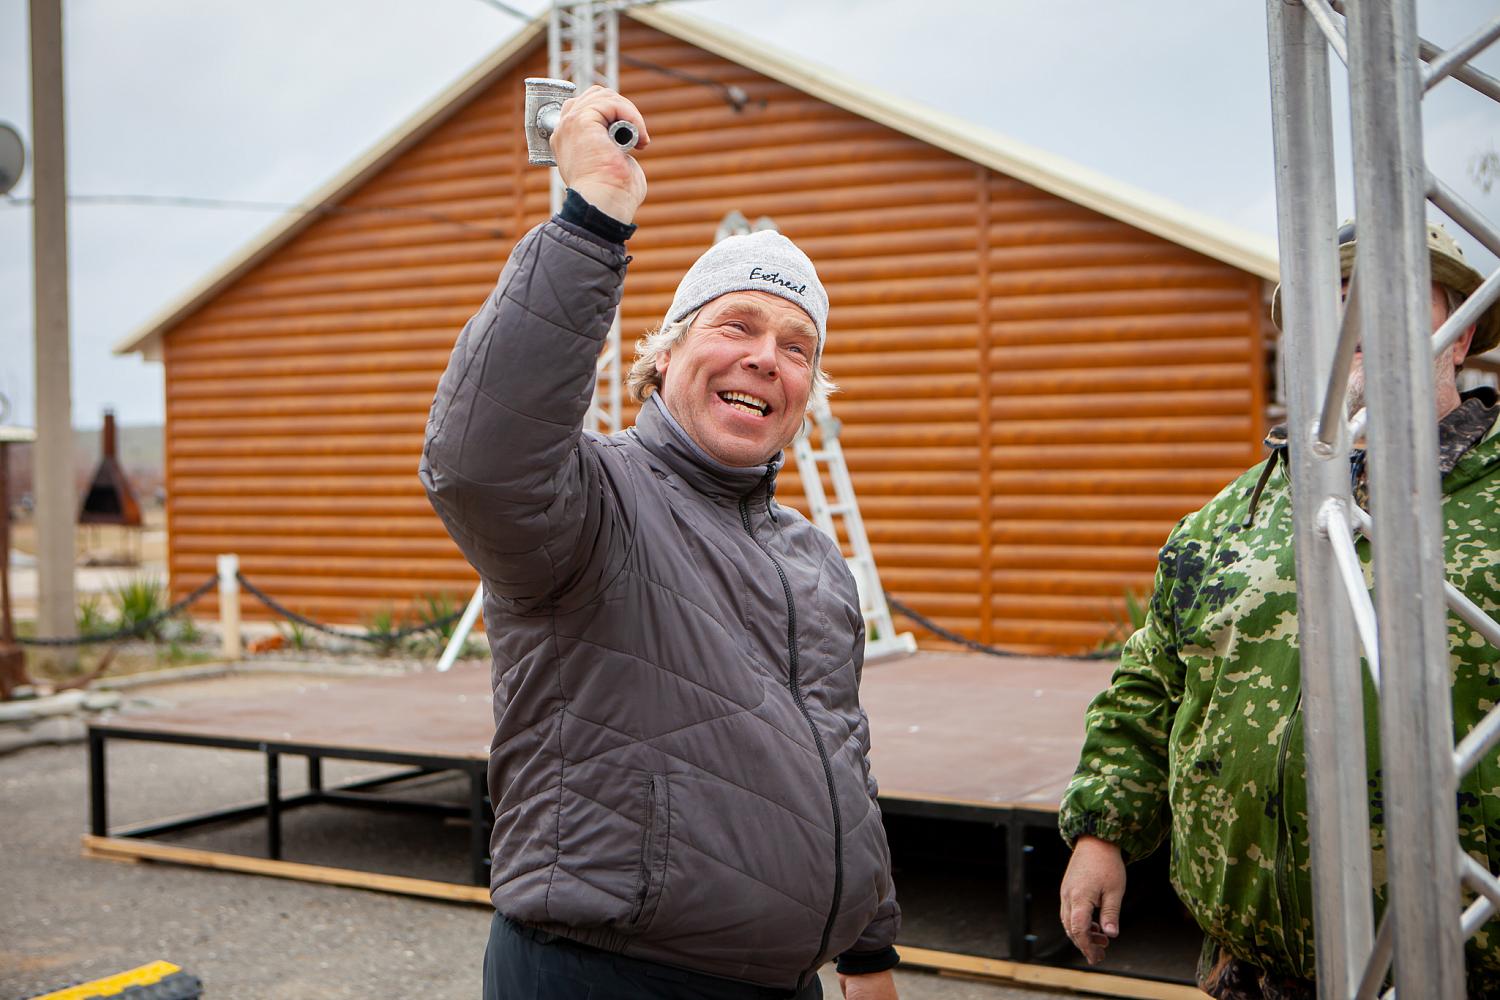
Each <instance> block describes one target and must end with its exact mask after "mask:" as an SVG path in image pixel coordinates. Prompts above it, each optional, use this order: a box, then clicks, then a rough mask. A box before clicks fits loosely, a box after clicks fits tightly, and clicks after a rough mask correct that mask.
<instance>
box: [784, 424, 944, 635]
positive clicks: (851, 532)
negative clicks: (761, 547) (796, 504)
mask: <svg viewBox="0 0 1500 1000" xmlns="http://www.w3.org/2000/svg"><path fill="white" fill-rule="evenodd" d="M842 426H843V425H842V423H841V421H840V420H839V419H838V418H837V417H835V416H834V415H833V409H832V408H831V407H830V406H829V405H828V401H827V400H826V399H825V400H820V401H819V402H818V403H816V404H814V406H813V408H812V414H811V416H810V417H809V418H808V426H807V427H806V428H805V429H804V432H803V434H802V436H801V437H799V438H798V439H797V441H796V443H795V444H794V445H793V446H792V452H793V454H794V455H795V456H796V459H797V473H798V475H799V476H801V477H802V492H803V494H804V495H805V496H806V497H807V506H808V508H809V509H810V510H811V511H812V521H813V523H814V524H816V525H817V526H818V527H819V528H821V529H823V532H824V533H825V534H827V535H828V537H829V538H832V539H833V541H834V544H835V545H839V546H841V547H842V546H843V543H844V541H845V540H847V541H848V547H849V552H848V554H847V555H846V556H845V557H844V560H845V562H847V563H848V564H849V572H851V573H853V574H854V585H855V587H856V588H858V590H859V612H860V614H861V615H862V616H863V617H864V620H865V662H866V663H872V662H874V661H875V660H879V659H884V658H886V657H891V656H907V655H909V654H911V653H915V652H916V651H917V640H916V639H915V638H914V637H913V636H912V634H911V633H910V632H902V633H900V634H897V632H896V625H895V623H894V622H892V621H891V609H890V605H888V604H886V601H885V588H884V587H882V586H881V585H880V573H879V572H877V571H876V569H875V554H874V553H873V552H872V551H871V550H870V539H869V536H868V535H866V534H865V522H864V518H862V517H861V516H860V513H859V501H858V500H857V499H856V497H855V495H854V480H852V479H851V478H850V477H849V466H848V464H847V463H845V461H844V446H843V445H842V444H840V443H839V431H840V429H841V428H842ZM814 433H816V434H817V436H818V445H817V447H814V446H813V442H812V438H813V434H814ZM825 467H826V468H827V470H828V477H829V479H830V480H831V481H832V482H833V496H834V500H833V503H829V502H828V494H827V492H826V491H825V490H824V488H823V469H824V468H825ZM835 518H839V519H842V521H843V528H844V531H843V538H842V539H841V538H840V536H839V525H838V523H837V522H836V521H835Z"/></svg>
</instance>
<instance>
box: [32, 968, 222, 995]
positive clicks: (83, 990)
mask: <svg viewBox="0 0 1500 1000" xmlns="http://www.w3.org/2000/svg"><path fill="white" fill-rule="evenodd" d="M142 986H150V987H153V989H152V990H151V992H150V993H149V995H150V996H151V997H153V998H160V1000H193V998H195V997H199V996H201V995H202V990H203V984H202V983H200V982H199V981H198V977H197V976H193V975H189V974H188V973H186V972H183V971H182V967H181V966H177V965H173V964H172V963H171V962H151V963H149V964H147V965H142V966H140V967H139V968H135V969H130V970H129V971H127V972H117V973H115V974H114V975H113V976H105V977H104V978H103V979H95V980H93V981H92V982H87V983H79V984H78V985H77V986H68V987H64V988H63V989H60V990H53V991H52V992H51V993H38V994H35V995H33V996H32V997H30V998H29V1000H95V998H99V997H120V998H122V1000H128V998H130V997H134V996H145V995H148V994H147V993H146V991H144V990H140V989H137V987H142ZM163 987H165V988H166V991H165V992H163ZM173 987H175V988H173Z"/></svg>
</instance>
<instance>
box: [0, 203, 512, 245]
mask: <svg viewBox="0 0 1500 1000" xmlns="http://www.w3.org/2000/svg"><path fill="white" fill-rule="evenodd" d="M33 201H34V199H32V198H30V197H17V196H15V195H6V196H5V197H4V199H3V200H0V205H4V206H6V207H10V208H24V207H26V206H29V205H31V204H32V203H33ZM68 203H69V204H73V205H124V206H137V207H155V208H198V209H216V210H221V211H237V212H296V213H299V214H301V215H320V216H328V215H392V216H407V217H410V218H417V219H423V220H426V221H428V222H437V223H441V224H443V225H447V226H453V227H454V228H457V229H463V230H467V231H469V232H475V233H482V234H484V235H485V236H487V237H491V238H493V239H504V238H505V230H503V229H501V228H500V227H498V226H484V225H479V224H477V223H473V222H469V221H468V220H466V219H460V218H456V217H455V216H452V215H448V214H447V213H445V212H438V211H435V210H433V209H430V208H415V207H409V206H395V205H307V204H303V203H300V202H280V201H253V200H249V199H243V198H200V197H195V196H192V195H159V194H70V195H68Z"/></svg>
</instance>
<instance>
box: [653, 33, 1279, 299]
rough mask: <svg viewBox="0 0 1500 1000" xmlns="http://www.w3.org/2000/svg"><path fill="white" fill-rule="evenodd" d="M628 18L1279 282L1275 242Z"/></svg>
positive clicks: (823, 75) (990, 136)
mask: <svg viewBox="0 0 1500 1000" xmlns="http://www.w3.org/2000/svg"><path fill="white" fill-rule="evenodd" d="M629 16H631V17H632V18H634V19H636V20H637V21H640V22H641V23H642V24H646V25H649V26H650V27H653V28H656V29H657V30H659V31H663V32H665V33H667V34H669V35H673V36H675V37H677V38H680V39H682V40H683V41H685V42H688V43H690V44H693V45H696V46H698V47H700V48H702V49H705V50H707V51H709V52H712V53H714V54H715V55H719V56H722V57H724V58H725V59H729V60H731V61H733V62H736V63H739V64H740V65H742V66H745V67H746V68H748V69H753V70H755V71H756V72H758V73H762V74H764V75H765V76H768V77H771V78H772V79H773V80H777V81H779V82H781V83H784V84H786V85H787V86H790V87H795V88H796V89H798V90H801V91H803V92H805V93H808V94H810V95H812V96H814V97H817V98H818V99H820V100H823V101H826V102H828V103H829V104H832V105H835V106H837V107H840V108H843V109H844V110H846V111H849V112H852V113H854V114H857V115H860V116H861V117H864V118H868V119H870V120H871V121H875V122H879V123H880V124H882V125H885V126H886V127H888V128H891V129H894V130H896V131H897V132H901V133H903V134H905V135H909V136H911V137H912V138H914V139H919V140H921V141H922V142H925V143H928V144H930V145H933V146H936V147H938V148H939V149H944V150H947V151H948V152H950V153H953V154H954V155H956V156H961V157H963V158H964V159H966V160H969V161H971V162H974V163H978V164H981V165H983V166H986V167H989V168H990V169H992V170H996V171H998V172H1000V173H1003V174H1006V175H1008V176H1010V177H1014V178H1016V179H1017V180H1020V181H1024V182H1025V183H1027V184H1031V185H1033V186H1034V187H1037V188H1040V189H1041V190H1043V191H1047V192H1049V193H1050V194H1054V195H1057V196H1058V197H1060V198H1064V199H1066V200H1068V201H1071V202H1073V203H1075V204H1078V205H1082V206H1084V207H1086V208H1090V209H1092V210H1094V211H1096V212H1099V213H1100V214H1101V215H1106V216H1109V217H1110V218H1113V219H1118V220H1119V221H1121V222H1124V223H1126V224H1128V225H1131V226H1134V227H1136V228H1137V229H1141V230H1143V231H1145V232H1148V233H1151V234H1153V235H1155V236H1160V237H1162V238H1163V239H1166V240H1170V241H1171V242H1173V243H1177V244H1179V245H1181V246H1184V247H1187V248H1188V249H1190V250H1195V251H1197V252H1198V253H1201V254H1204V255H1205V256H1208V257H1211V258H1213V259H1215V260H1218V261H1222V262H1223V263H1225V264H1229V265H1230V266H1232V267H1236V268H1239V269H1240V270H1242V271H1246V272H1248V273H1250V274H1254V275H1257V276H1258V277H1261V278H1264V279H1265V280H1267V281H1276V280H1278V274H1279V267H1278V263H1277V254H1276V244H1275V241H1274V240H1271V239H1269V238H1266V237H1263V236H1259V235H1257V234H1255V233H1251V232H1248V231H1246V230H1243V229H1240V228H1239V227H1235V226H1230V225H1228V224H1227V223H1224V222H1221V221H1219V220H1217V219H1214V218H1212V217H1211V216H1207V215H1204V214H1202V213H1199V212H1194V211H1192V210H1190V209H1188V208H1185V207H1183V206H1182V205H1179V204H1177V203H1176V202H1174V201H1172V200H1170V199H1167V198H1162V197H1160V196H1158V195H1154V194H1151V193H1149V192H1146V191H1142V190H1140V189H1139V188H1135V187H1132V186H1130V185H1128V184H1122V183H1121V182H1119V181H1116V180H1114V179H1112V178H1109V177H1106V176H1105V175H1103V174H1100V173H1097V172H1095V171H1093V170H1090V169H1088V168H1086V167H1081V166H1079V165H1078V164H1075V163H1072V162H1069V161H1068V160H1065V159H1063V158H1062V157H1059V156H1056V155H1054V154H1052V153H1048V152H1045V151H1043V150H1040V149H1037V148H1035V147H1032V146H1028V145H1026V144H1025V143H1021V142H1017V141H1016V140H1014V139H1011V138H1009V137H1007V136H1003V135H1000V134H999V133H996V132H994V131H992V130H990V129H987V128H983V127H980V126H977V125H974V124H972V123H969V122H965V121H963V120H962V119H959V118H956V117H954V116H952V115H949V114H946V113H944V112H941V111H937V110H934V109H932V108H929V107H926V106H923V105H921V104H918V103H916V102H914V101H908V100H905V99H903V98H899V97H894V96H891V95H889V94H885V93H882V92H880V91H878V90H876V89H874V88H871V87H869V86H867V85H865V84H863V83H856V82H855V81H853V80H850V79H848V78H846V77H843V76H841V75H839V74H837V73H834V72H831V71H829V70H827V69H824V68H821V67H815V66H811V65H809V64H807V63H804V62H800V61H796V60H792V59H788V58H786V57H783V56H778V55H774V54H772V53H768V52H766V51H765V50H764V49H763V48H760V47H757V46H755V45H752V44H750V43H749V42H748V41H746V40H742V39H741V38H740V37H739V36H736V35H733V34H731V33H729V32H728V31H727V30H725V29H722V28H718V27H716V26H713V25H709V24H706V23H704V22H702V21H700V20H697V19H695V18H691V17H686V16H684V15H682V14H678V13H675V12H668V11H665V10H662V9H659V8H652V7H639V8H635V9H632V10H631V11H629Z"/></svg>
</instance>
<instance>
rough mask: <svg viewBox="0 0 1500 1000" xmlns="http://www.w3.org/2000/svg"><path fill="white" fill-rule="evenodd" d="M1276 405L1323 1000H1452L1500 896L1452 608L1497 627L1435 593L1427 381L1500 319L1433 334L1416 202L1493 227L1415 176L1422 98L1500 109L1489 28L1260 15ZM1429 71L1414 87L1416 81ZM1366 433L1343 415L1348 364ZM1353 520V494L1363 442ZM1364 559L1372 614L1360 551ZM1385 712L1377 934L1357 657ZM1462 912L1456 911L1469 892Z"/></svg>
mask: <svg viewBox="0 0 1500 1000" xmlns="http://www.w3.org/2000/svg"><path fill="white" fill-rule="evenodd" d="M1266 11H1267V26H1268V33H1269V38H1270V57H1271V59H1270V65H1271V97H1272V121H1273V130H1274V138H1275V149H1276V171H1277V177H1276V184H1277V197H1276V203H1277V218H1278V229H1279V233H1280V241H1281V266H1282V291H1281V295H1282V316H1283V320H1282V325H1283V329H1284V330H1285V331H1287V332H1286V334H1285V336H1284V338H1283V345H1284V357H1285V363H1286V370H1285V374H1286V382H1287V388H1288V398H1287V409H1288V417H1289V429H1290V440H1291V448H1290V459H1291V466H1292V486H1293V489H1292V496H1293V511H1294V524H1295V532H1296V556H1297V577H1298V585H1297V589H1298V617H1299V623H1300V633H1301V655H1302V684H1303V706H1304V712H1305V727H1306V752H1307V767H1308V781H1309V785H1308V814H1309V821H1310V826H1311V830H1310V833H1311V838H1312V841H1311V842H1312V875H1313V890H1314V896H1315V900H1316V902H1315V914H1314V916H1315V920H1316V933H1317V952H1318V959H1317V980H1318V994H1319V996H1321V997H1337V998H1348V997H1374V996H1377V995H1379V994H1380V992H1381V990H1382V988H1383V985H1384V983H1385V981H1386V978H1387V973H1388V971H1389V969H1390V966H1391V963H1392V961H1393V960H1394V964H1395V972H1394V982H1395V991H1396V993H1398V994H1399V995H1400V996H1402V997H1406V998H1408V1000H1410V998H1416V997H1423V998H1438V1000H1454V998H1457V997H1461V996H1462V995H1463V993H1464V962H1463V942H1464V940H1465V939H1466V938H1467V937H1468V936H1470V935H1472V934H1474V933H1475V932H1476V931H1478V930H1479V928H1480V927H1481V926H1482V925H1483V924H1484V922H1485V921H1486V920H1487V919H1488V918H1489V917H1490V916H1491V915H1493V914H1494V913H1495V912H1496V911H1497V904H1500V880H1497V879H1496V878H1495V876H1494V875H1493V874H1492V873H1491V872H1489V871H1487V870H1486V869H1485V868H1484V867H1483V866H1481V865H1479V864H1478V863H1476V862H1475V861H1473V860H1472V859H1471V858H1469V857H1468V856H1467V855H1466V854H1465V853H1464V852H1463V851H1462V850H1461V849H1460V848H1459V845H1458V831H1457V810H1456V808H1455V794H1456V788H1457V783H1458V779H1459V777H1460V776H1461V775H1463V774H1464V773H1466V772H1467V771H1468V770H1470V769H1471V768H1472V767H1473V766H1474V765H1475V764H1476V763H1477V762H1478V760H1479V759H1480V758H1481V757H1483V756H1484V755H1485V754H1487V753H1488V752H1489V751H1490V750H1492V749H1493V748H1494V746H1495V745H1496V743H1497V742H1500V714H1497V712H1491V713H1490V715H1489V716H1488V718H1487V719H1486V720H1485V721H1484V722H1483V723H1482V724H1481V725H1479V726H1478V727H1476V728H1475V729H1474V730H1473V731H1472V732H1471V733H1470V734H1469V735H1468V736H1466V737H1465V739H1464V740H1463V742H1462V743H1461V744H1460V745H1459V746H1458V748H1457V749H1456V750H1455V748H1454V746H1453V718H1452V705H1451V700H1450V699H1451V692H1450V689H1449V683H1450V682H1449V677H1450V673H1449V667H1448V641H1447V631H1446V617H1447V612H1448V609H1450V608H1451V609H1452V610H1453V611H1454V613H1455V614H1457V615H1458V616H1459V617H1461V618H1462V619H1464V620H1465V621H1466V622H1468V623H1469V624H1470V626H1471V627H1473V628H1474V629H1475V631H1477V632H1478V633H1480V634H1481V635H1482V636H1484V637H1485V638H1486V639H1487V640H1488V641H1489V642H1491V643H1496V644H1500V627H1497V626H1496V624H1495V622H1494V621H1493V620H1491V619H1490V618H1489V617H1488V616H1486V615H1485V614H1484V612H1483V611H1481V610H1480V609H1479V608H1477V607H1475V606H1474V605H1473V604H1472V603H1471V602H1469V601H1468V599H1467V598H1465V597H1464V596H1463V595H1462V594H1461V593H1459V592H1458V591H1457V590H1456V589H1454V588H1453V587H1452V586H1451V585H1450V584H1448V583H1447V582H1446V579H1445V576H1444V569H1443V522H1442V520H1441V519H1440V518H1441V501H1442V497H1441V493H1440V489H1439V483H1438V478H1437V477H1436V476H1435V475H1433V474H1432V471H1433V470H1434V469H1436V468H1437V434H1436V421H1435V419H1434V414H1435V412H1436V410H1435V402H1434V389H1433V384H1432V374H1431V373H1432V364H1433V358H1434V356H1435V355H1437V354H1440V353H1442V351H1444V350H1446V349H1447V348H1448V347H1449V346H1451V345H1452V344H1453V342H1454V341H1455V340H1456V339H1457V338H1458V336H1459V335H1460V333H1461V332H1462V330H1463V329H1465V328H1466V327H1467V326H1468V325H1469V324H1470V323H1472V322H1473V321H1474V320H1475V318H1477V317H1478V316H1480V315H1481V314H1482V313H1483V311H1484V310H1485V309H1486V308H1488V306H1489V305H1490V304H1492V303H1494V302H1495V301H1496V300H1497V299H1500V272H1497V273H1496V274H1492V275H1490V276H1489V278H1488V280H1486V281H1485V283H1484V284H1483V285H1481V286H1480V288H1479V289H1478V290H1477V291H1475V292H1474V293H1473V294H1472V295H1471V296H1470V297H1469V299H1468V300H1467V301H1466V302H1465V303H1464V305H1463V306H1461V307H1460V308H1459V309H1458V310H1457V311H1456V312H1455V313H1454V315H1453V316H1451V317H1450V318H1449V319H1448V320H1447V322H1445V323H1444V325H1443V326H1442V327H1441V328H1440V329H1439V330H1438V331H1437V332H1436V333H1433V334H1432V335H1431V336H1428V331H1429V330H1430V327H1431V321H1430V309H1429V291H1428V289H1429V263H1428V252H1427V249H1426V221H1425V217H1426V202H1427V201H1428V200H1430V201H1431V202H1432V203H1433V205H1435V206H1436V207H1437V208H1439V209H1441V210H1442V211H1443V212H1444V213H1446V214H1447V216H1448V217H1449V218H1450V219H1452V220H1453V221H1454V222H1455V223H1457V224H1459V225H1460V226H1462V227H1463V228H1464V229H1465V230H1467V231H1468V232H1469V233H1470V234H1471V235H1472V236H1474V237H1475V238H1476V239H1477V240H1478V241H1479V242H1480V243H1482V244H1483V245H1485V246H1486V247H1488V248H1489V249H1490V250H1491V251H1493V252H1494V253H1496V254H1500V230H1497V229H1496V227H1495V226H1494V225H1493V224H1491V223H1490V222H1488V221H1487V220H1486V219H1484V218H1483V217H1482V216H1481V215H1479V214H1478V213H1477V212H1475V211H1474V210H1473V209H1472V208H1471V207H1470V206H1468V205H1466V204H1464V203H1463V202H1462V201H1461V200H1460V199H1459V198H1458V197H1457V196H1456V195H1455V194H1454V193H1453V191H1452V190H1451V189H1450V188H1448V187H1447V186H1446V185H1444V184H1443V183H1442V182H1441V181H1439V180H1438V179H1436V178H1435V177H1433V176H1432V175H1431V174H1430V173H1429V172H1428V170H1427V168H1426V164H1425V159H1424V157H1423V151H1422V125H1421V102H1422V95H1423V94H1424V93H1425V92H1426V91H1427V90H1428V89H1430V88H1431V87H1432V86H1434V85H1435V84H1436V83H1438V82H1440V81H1441V80H1443V79H1446V78H1447V77H1449V76H1452V77H1453V78H1454V79H1455V80H1457V81H1459V82H1462V83H1464V84H1467V85H1468V86H1470V87H1472V88H1473V89H1474V90H1476V91H1478V92H1479V93H1482V94H1485V95H1486V96H1488V97H1490V98H1491V99H1494V100H1497V101H1500V83H1497V81H1495V80H1494V79H1493V78H1491V77H1489V76H1486V75H1485V74H1483V73H1480V72H1479V71H1478V70H1476V69H1474V68H1473V67H1472V66H1469V65H1467V63H1468V62H1469V60H1471V59H1472V58H1473V56H1474V55H1475V54H1477V53H1478V52H1480V51H1482V50H1483V49H1484V48H1485V47H1486V46H1488V45H1489V44H1491V43H1492V42H1494V41H1495V40H1496V38H1497V37H1500V18H1494V19H1492V20H1490V21H1488V22H1487V23H1486V24H1484V25H1483V26H1481V27H1480V28H1479V29H1478V30H1476V31H1475V32H1474V33H1473V34H1471V35H1470V36H1469V37H1468V38H1466V39H1464V40H1463V41H1461V42H1460V43H1458V44H1457V45H1455V46H1454V47H1453V48H1451V49H1449V50H1447V51H1442V50H1439V49H1438V48H1436V47H1435V46H1432V45H1429V44H1428V43H1426V42H1424V41H1422V40H1421V39H1419V38H1418V36H1417V31H1416V14H1415V3H1414V0H1348V2H1347V3H1339V2H1337V0H1266ZM1330 50H1332V51H1333V53H1334V54H1335V55H1336V56H1337V57H1338V58H1339V59H1341V60H1343V61H1344V62H1345V63H1346V64H1347V66H1348V71H1349V72H1348V76H1349V107H1350V118H1351V126H1352V127H1351V132H1352V135H1353V160H1354V196H1355V209H1356V217H1357V219H1358V225H1359V240H1358V242H1357V244H1356V256H1355V264H1354V276H1355V278H1356V279H1357V280H1352V281H1351V282H1350V286H1349V291H1348V296H1347V305H1346V306H1345V307H1344V308H1343V309H1342V311H1341V309H1340V305H1339V293H1338V289H1339V263H1338V249H1337V246H1336V243H1335V239H1336V237H1335V230H1336V226H1337V222H1338V220H1337V219H1336V218H1335V191H1334V181H1333V178H1334V177H1335V176H1336V170H1335V166H1334V156H1333V122H1332V112H1331V104H1332V102H1331V98H1332V88H1331V82H1330V80H1331V75H1330V64H1329V55H1328V53H1329V51H1330ZM1424 60H1425V61H1426V62H1427V66H1426V67H1425V68H1424V67H1423V61H1424ZM1359 344H1362V345H1363V363H1364V366H1365V373H1366V374H1365V378H1366V386H1367V395H1366V398H1367V399H1368V400H1369V409H1368V413H1369V417H1368V420H1366V418H1365V412H1364V411H1360V412H1359V413H1357V414H1355V415H1354V416H1353V418H1352V419H1351V418H1347V417H1346V415H1345V395H1346V391H1345V389H1346V382H1347V378H1348V374H1349V371H1350V366H1351V364H1352V360H1353V357H1354V352H1355V348H1356V346H1357V345H1359ZM1366 430H1368V449H1367V451H1368V455H1369V467H1370V473H1369V475H1370V491H1371V492H1370V507H1371V511H1370V513H1369V514H1367V513H1366V512H1365V511H1363V510H1361V509H1360V508H1358V507H1357V506H1356V505H1355V504H1354V501H1353V500H1352V498H1351V496H1350V482H1349V479H1350V477H1349V459H1350V449H1351V447H1352V445H1353V444H1354V443H1356V442H1358V441H1360V440H1361V439H1362V438H1364V437H1365V436H1366ZM1361 536H1362V537H1363V538H1364V539H1368V540H1372V541H1373V540H1378V544H1375V545H1372V546H1371V559H1372V562H1373V569H1374V574H1373V575H1374V596H1373V600H1372V596H1371V592H1370V590H1369V589H1368V588H1367V586H1366V582H1365V575H1364V571H1363V568H1362V567H1361V565H1360V559H1359V554H1358V550H1357V547H1356V546H1357V543H1358V540H1359V538H1360V537H1361ZM1361 652H1362V653H1363V656H1364V663H1365V671H1367V676H1368V683H1369V684H1370V685H1372V686H1373V687H1374V688H1375V689H1376V690H1378V692H1379V704H1380V713H1379V714H1380V718H1379V720H1378V725H1379V731H1380V745H1381V754H1382V759H1381V763H1382V775H1381V779H1382V787H1383V794H1384V815H1385V823H1386V834H1385V840H1386V842H1385V856H1386V859H1387V863H1388V898H1389V906H1388V908H1387V911H1386V914H1385V916H1384V918H1383V919H1382V921H1381V924H1380V927H1379V929H1378V930H1376V929H1375V928H1374V916H1373V904H1372V891H1373V885H1372V864H1371V843H1370V835H1369V830H1370V816H1369V804H1368V803H1369V799H1368V789H1367V785H1366V781H1367V780H1368V778H1369V775H1367V774H1366V773H1365V752H1366V750H1365V739H1364V737H1363V734H1364V733H1365V726H1366V723H1367V721H1374V720H1365V719H1364V718H1363V708H1362V704H1363V688H1364V685H1365V683H1366V678H1365V676H1362V673H1363V672H1362V671H1361V667H1360V659H1359V653H1361ZM1461 886H1462V887H1464V888H1467V889H1468V890H1470V891H1471V892H1472V893H1473V894H1474V897H1475V899H1474V902H1473V903H1471V904H1470V905H1469V906H1468V908H1467V909H1464V908H1463V906H1462V902H1461V888H1460V887H1461Z"/></svg>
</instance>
